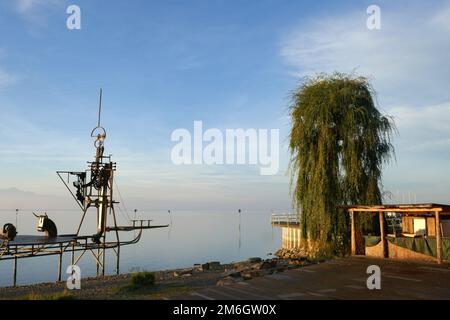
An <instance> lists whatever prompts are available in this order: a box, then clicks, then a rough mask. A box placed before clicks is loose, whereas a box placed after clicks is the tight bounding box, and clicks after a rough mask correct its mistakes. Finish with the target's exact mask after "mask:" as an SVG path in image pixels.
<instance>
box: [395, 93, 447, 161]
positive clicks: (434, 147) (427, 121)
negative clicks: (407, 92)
mask: <svg viewBox="0 0 450 320" xmlns="http://www.w3.org/2000/svg"><path fill="white" fill-rule="evenodd" d="M390 113H391V114H392V115H393V116H394V119H395V122H396V125H397V127H398V129H399V132H400V136H399V137H398V138H397V139H398V140H399V141H398V142H399V143H398V145H399V148H401V149H402V150H404V151H412V152H419V151H421V152H423V151H435V152H439V153H440V154H441V155H443V154H449V152H450V102H448V103H444V104H438V105H432V106H425V107H422V108H411V107H406V106H400V107H395V108H392V109H391V110H390ZM443 150H448V151H445V152H443Z"/></svg>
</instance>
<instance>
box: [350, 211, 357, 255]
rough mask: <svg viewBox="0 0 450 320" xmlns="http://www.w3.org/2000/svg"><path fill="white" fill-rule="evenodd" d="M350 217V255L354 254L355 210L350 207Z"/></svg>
mask: <svg viewBox="0 0 450 320" xmlns="http://www.w3.org/2000/svg"><path fill="white" fill-rule="evenodd" d="M350 218H351V224H352V230H351V245H352V256H354V255H355V254H356V230H355V229H356V228H355V226H356V223H355V212H354V211H353V209H350Z"/></svg>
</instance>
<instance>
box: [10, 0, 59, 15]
mask: <svg viewBox="0 0 450 320" xmlns="http://www.w3.org/2000/svg"><path fill="white" fill-rule="evenodd" d="M62 2H63V1H62V0H16V8H17V11H18V12H19V13H22V14H25V13H28V12H31V11H32V10H34V9H36V8H38V7H42V6H49V5H50V6H52V5H57V4H60V3H62Z"/></svg>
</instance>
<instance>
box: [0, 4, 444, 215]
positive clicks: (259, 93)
mask: <svg viewBox="0 0 450 320" xmlns="http://www.w3.org/2000/svg"><path fill="white" fill-rule="evenodd" d="M373 3H375V4H377V5H379V6H380V8H381V22H382V25H381V26H382V27H381V30H373V31H370V30H368V29H367V28H366V19H367V17H368V15H367V13H366V8H367V7H368V6H369V5H370V4H373ZM69 4H77V5H79V6H80V8H81V14H82V16H81V26H82V29H81V30H68V29H67V28H66V19H67V17H68V15H67V14H66V8H67V6H68V5H69ZM449 55H450V2H448V1H429V2H426V4H425V3H423V2H422V3H421V2H418V1H416V2H414V1H394V2H393V1H378V2H373V1H359V2H356V1H351V2H350V1H346V2H343V1H339V2H336V1H281V0H277V1H275V0H272V1H269V0H267V1H190V2H185V1H144V0H142V1H138V0H132V1H121V2H119V1H117V2H115V1H114V2H113V1H100V0H97V1H92V0H90V1H83V0H78V1H65V0H15V1H10V0H0V166H1V169H0V176H1V179H0V189H9V188H12V187H16V188H18V189H20V190H23V191H30V192H33V193H36V194H39V195H43V196H47V197H51V196H56V197H65V196H66V195H65V192H66V191H65V190H64V189H63V188H62V187H61V185H60V182H59V181H58V180H57V177H56V175H55V173H54V172H55V171H56V170H59V169H74V170H78V169H82V168H83V167H84V164H85V161H87V160H90V159H91V158H92V156H93V152H94V150H93V147H92V142H91V140H90V137H89V133H90V130H91V129H92V128H93V127H94V126H95V124H96V108H97V101H98V89H99V88H100V87H102V88H103V90H104V114H103V125H104V126H105V127H106V128H107V130H108V139H107V142H106V148H107V152H109V153H112V154H113V155H114V156H115V160H117V161H118V163H119V167H118V169H119V171H118V174H117V181H118V183H119V185H120V187H121V192H122V194H123V196H124V198H127V199H129V201H127V202H130V203H131V204H129V206H132V205H134V206H138V207H143V208H167V207H176V208H183V209H190V208H203V209H209V208H219V209H220V208H227V209H230V208H236V207H243V208H249V209H250V208H252V209H260V210H270V209H272V208H273V209H275V210H284V209H288V208H289V206H290V202H289V194H288V192H289V178H288V176H287V175H286V169H287V160H288V153H287V150H286V139H287V135H288V132H289V118H288V111H287V109H288V105H289V93H290V92H291V91H292V90H293V89H295V87H296V85H297V84H298V82H299V79H300V78H301V77H302V76H304V75H308V74H314V73H317V72H332V71H334V70H337V71H342V72H355V73H357V74H361V75H366V76H369V77H370V78H371V79H372V80H373V84H374V87H375V89H376V90H377V92H378V102H379V105H380V108H381V109H382V111H383V112H386V113H388V114H391V115H393V116H394V117H395V120H396V123H397V127H398V129H399V134H400V135H399V136H397V137H396V139H395V141H394V142H395V147H396V150H397V153H396V158H397V161H396V162H394V163H392V164H391V165H390V166H388V167H387V168H386V171H385V177H384V180H383V181H384V187H385V189H386V190H390V191H391V192H393V193H394V194H395V195H397V199H393V200H398V201H400V202H401V201H402V200H407V198H408V197H409V194H411V195H412V196H411V197H413V198H415V199H416V200H417V201H439V202H449V201H448V190H449V189H450V179H449V173H450V169H449V167H448V162H449V160H450V138H449V137H450V136H449V134H450V125H449V123H450V81H449V80H450V66H449V64H448V57H449ZM194 120H202V121H203V125H204V127H206V128H211V127H215V128H219V129H225V128H244V129H245V128H267V129H270V128H279V129H280V130H281V142H282V143H283V146H282V152H281V157H282V159H281V166H280V172H279V174H278V175H276V176H260V175H259V167H258V166H181V167H180V166H175V165H173V164H172V163H171V161H170V150H171V148H172V146H173V145H174V143H173V142H171V141H170V135H171V132H172V131H173V130H175V129H177V128H187V129H192V126H193V121H194ZM0 193H1V192H0ZM6 193H7V194H8V197H7V198H8V199H10V198H11V197H10V194H11V193H10V192H6ZM402 195H403V199H402ZM20 197H22V198H23V199H22V200H17V199H20ZM0 198H1V197H0ZM5 199H6V198H5ZM17 199H15V200H4V205H0V207H13V206H18V205H19V204H20V205H21V206H25V207H29V208H33V203H32V200H35V199H34V198H33V197H29V194H25V193H23V194H19V195H18V197H17ZM64 199H65V198H64ZM69 200H70V199H69ZM5 201H6V202H5ZM8 201H9V202H8ZM14 201H15V202H19V201H20V202H19V204H15V202H14Z"/></svg>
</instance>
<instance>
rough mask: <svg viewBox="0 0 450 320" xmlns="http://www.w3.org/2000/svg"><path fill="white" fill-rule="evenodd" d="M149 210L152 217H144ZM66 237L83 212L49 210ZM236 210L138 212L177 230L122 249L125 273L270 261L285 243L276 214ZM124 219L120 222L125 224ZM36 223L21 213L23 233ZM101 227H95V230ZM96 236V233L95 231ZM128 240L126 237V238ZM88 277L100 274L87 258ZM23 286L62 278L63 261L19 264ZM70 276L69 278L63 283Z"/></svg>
mask: <svg viewBox="0 0 450 320" xmlns="http://www.w3.org/2000/svg"><path fill="white" fill-rule="evenodd" d="M144 212H146V214H145V215H144ZM15 213H16V212H15V210H0V223H6V222H8V221H14V220H15ZM47 213H48V215H49V216H50V217H52V220H54V221H55V223H56V224H57V227H58V232H60V233H67V234H68V233H73V232H74V230H73V229H74V228H76V226H77V225H78V223H79V219H80V212H79V211H77V210H64V211H58V210H48V211H47ZM237 213H238V217H236V210H230V211H228V212H226V211H221V212H211V211H195V212H192V211H178V210H172V211H168V210H161V211H145V210H139V211H137V212H136V215H137V217H136V218H138V219H139V218H141V216H140V215H142V218H150V219H153V220H154V222H155V223H158V224H159V223H161V224H165V223H168V224H170V225H171V226H170V227H169V228H166V229H155V230H150V231H148V232H145V231H144V233H143V236H142V239H141V241H140V242H139V243H137V244H136V245H132V246H125V247H122V249H121V271H122V272H124V273H126V272H130V271H132V270H133V269H139V270H164V269H173V268H182V267H189V266H192V265H194V264H195V263H204V262H207V261H221V262H232V261H241V260H245V259H248V258H249V257H255V256H259V257H261V258H265V257H266V256H267V254H268V253H271V252H275V251H276V250H277V249H278V248H280V246H281V244H282V240H281V239H282V237H281V234H282V231H281V230H280V229H279V228H272V226H271V224H270V213H269V212H261V211H247V210H245V211H241V212H239V211H238V212H237ZM95 219H96V217H95V215H94V214H93V215H91V216H87V217H86V221H87V225H90V224H92V225H94V226H95V223H96V221H95ZM122 219H123V218H122V217H121V215H118V220H119V221H118V224H121V223H122V224H123V223H125V221H121V220H122ZM35 223H36V219H35V218H34V217H33V216H32V215H31V211H30V212H28V211H26V210H21V211H20V214H19V221H18V224H19V230H18V231H19V233H20V234H22V235H24V234H38V232H37V231H36V225H35ZM94 229H95V228H94ZM89 232H91V233H89ZM93 233H95V230H83V234H93ZM132 237H133V232H131V233H130V234H129V235H127V234H126V233H125V234H124V236H123V239H124V240H126V239H127V238H132ZM121 239H122V237H121ZM69 264H70V254H66V255H64V260H63V270H65V268H66V267H67V266H68V265H69ZM79 266H80V268H81V270H82V277H88V276H93V275H95V274H96V266H95V263H94V262H93V260H92V259H91V258H90V257H89V256H88V255H86V257H83V258H82V259H81V260H80V263H79ZM12 270H13V267H12V264H11V263H10V261H0V286H7V285H11V283H12ZM18 270H19V273H18V284H19V285H23V284H31V283H37V282H52V281H55V279H56V276H57V274H56V273H57V259H56V258H54V257H39V258H29V259H20V261H19V264H18ZM114 272H115V257H114V255H113V254H111V253H107V255H106V273H107V274H114ZM66 277H67V275H64V274H63V279H65V278H66Z"/></svg>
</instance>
